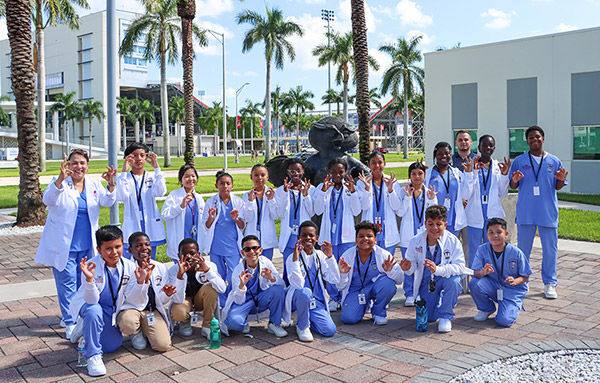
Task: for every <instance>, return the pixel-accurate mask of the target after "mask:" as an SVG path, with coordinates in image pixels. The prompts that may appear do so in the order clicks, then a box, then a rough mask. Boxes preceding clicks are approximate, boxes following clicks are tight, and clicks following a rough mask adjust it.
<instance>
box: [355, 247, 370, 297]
mask: <svg viewBox="0 0 600 383" xmlns="http://www.w3.org/2000/svg"><path fill="white" fill-rule="evenodd" d="M372 257H373V250H371V254H369V259H367V264H366V266H367V269H366V270H365V275H362V274H361V273H360V260H359V259H360V254H359V253H358V249H356V269H357V270H358V280H359V281H360V285H361V287H362V289H361V290H363V289H364V288H365V281H366V280H367V274H369V267H370V266H371V258H372Z"/></svg>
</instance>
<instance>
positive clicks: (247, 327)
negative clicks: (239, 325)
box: [242, 323, 250, 334]
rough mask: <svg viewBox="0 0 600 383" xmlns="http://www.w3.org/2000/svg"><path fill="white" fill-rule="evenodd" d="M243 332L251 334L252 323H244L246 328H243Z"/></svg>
mask: <svg viewBox="0 0 600 383" xmlns="http://www.w3.org/2000/svg"><path fill="white" fill-rule="evenodd" d="M242 333H243V334H250V325H249V324H248V323H246V324H245V325H244V329H243V330H242Z"/></svg>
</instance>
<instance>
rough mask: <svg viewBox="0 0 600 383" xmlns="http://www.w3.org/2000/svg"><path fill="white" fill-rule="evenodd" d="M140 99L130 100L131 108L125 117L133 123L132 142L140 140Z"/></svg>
mask: <svg viewBox="0 0 600 383" xmlns="http://www.w3.org/2000/svg"><path fill="white" fill-rule="evenodd" d="M139 104H140V100H138V99H133V100H131V108H129V111H128V113H127V119H128V120H129V122H131V124H132V125H133V142H138V141H139V140H140V107H139Z"/></svg>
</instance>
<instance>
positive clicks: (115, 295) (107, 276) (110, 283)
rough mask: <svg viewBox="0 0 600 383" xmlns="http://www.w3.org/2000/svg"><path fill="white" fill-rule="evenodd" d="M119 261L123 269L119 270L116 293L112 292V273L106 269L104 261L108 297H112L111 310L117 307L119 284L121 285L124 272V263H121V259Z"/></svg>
mask: <svg viewBox="0 0 600 383" xmlns="http://www.w3.org/2000/svg"><path fill="white" fill-rule="evenodd" d="M120 261H121V267H122V268H123V271H122V272H121V279H120V280H119V287H118V288H117V293H116V294H115V293H114V292H113V287H112V274H111V273H110V271H108V266H106V262H105V263H104V273H105V274H106V278H107V279H108V287H109V288H110V297H111V298H112V302H113V310H116V309H117V298H118V297H119V291H120V290H121V286H122V285H123V275H124V274H125V265H124V264H123V260H122V259H121V260H120ZM115 267H116V266H115ZM116 269H117V272H119V268H118V267H116Z"/></svg>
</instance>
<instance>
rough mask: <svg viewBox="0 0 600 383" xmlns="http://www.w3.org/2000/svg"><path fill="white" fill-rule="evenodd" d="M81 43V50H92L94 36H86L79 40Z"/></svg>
mask: <svg viewBox="0 0 600 383" xmlns="http://www.w3.org/2000/svg"><path fill="white" fill-rule="evenodd" d="M79 41H80V44H81V45H80V47H79V49H80V50H85V49H91V48H92V35H91V34H89V35H85V36H81V37H80V38H79Z"/></svg>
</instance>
